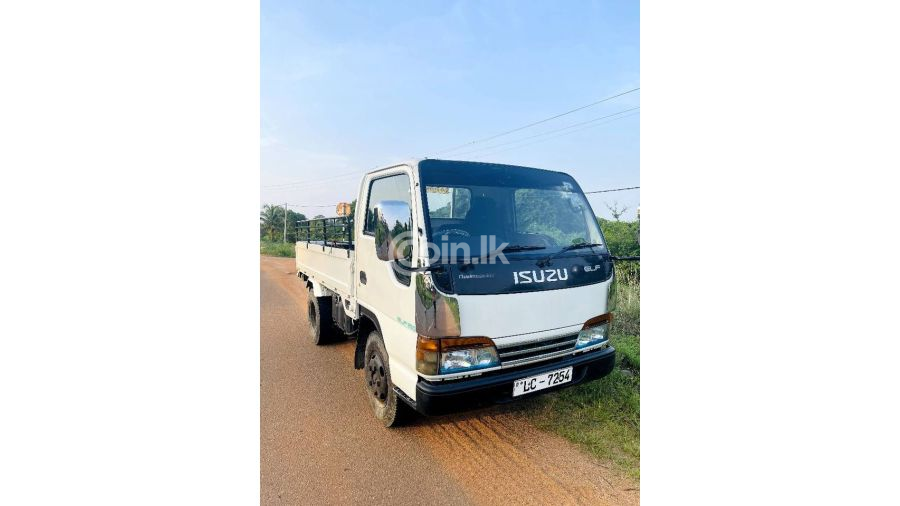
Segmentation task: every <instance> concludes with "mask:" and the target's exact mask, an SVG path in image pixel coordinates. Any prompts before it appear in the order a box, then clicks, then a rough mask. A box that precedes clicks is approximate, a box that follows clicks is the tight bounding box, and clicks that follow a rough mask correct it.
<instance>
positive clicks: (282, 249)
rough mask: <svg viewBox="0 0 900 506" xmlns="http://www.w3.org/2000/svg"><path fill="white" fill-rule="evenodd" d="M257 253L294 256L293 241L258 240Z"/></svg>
mask: <svg viewBox="0 0 900 506" xmlns="http://www.w3.org/2000/svg"><path fill="white" fill-rule="evenodd" d="M259 254H260V255H268V256H273V257H291V258H293V257H294V243H290V242H269V241H260V242H259Z"/></svg>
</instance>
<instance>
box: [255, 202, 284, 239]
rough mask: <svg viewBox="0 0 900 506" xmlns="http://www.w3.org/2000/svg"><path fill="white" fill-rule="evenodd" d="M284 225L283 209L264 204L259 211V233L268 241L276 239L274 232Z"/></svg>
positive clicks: (276, 232)
mask: <svg viewBox="0 0 900 506" xmlns="http://www.w3.org/2000/svg"><path fill="white" fill-rule="evenodd" d="M282 227H284V210H283V209H282V208H281V207H279V206H273V205H271V204H266V205H265V206H263V208H262V212H260V213H259V234H260V237H266V238H267V239H268V240H270V241H274V240H275V239H276V234H278V232H280V231H281V230H282Z"/></svg>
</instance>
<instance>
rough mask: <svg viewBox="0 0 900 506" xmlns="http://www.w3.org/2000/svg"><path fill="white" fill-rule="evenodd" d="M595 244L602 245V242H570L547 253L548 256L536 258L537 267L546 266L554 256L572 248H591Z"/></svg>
mask: <svg viewBox="0 0 900 506" xmlns="http://www.w3.org/2000/svg"><path fill="white" fill-rule="evenodd" d="M595 246H603V244H601V243H598V242H592V243H584V242H583V243H581V244H572V245H570V246H566V247H565V248H563V249H561V250H559V251H557V252H556V253H553V254H551V255H548V256H546V257H544V258H542V259H540V260H538V261H537V266H538V267H546V266H548V265H550V261H551V260H553V259H554V258H556V257H558V256H559V255H561V254H563V253H565V252H566V251H572V250H576V249H582V248H593V247H595Z"/></svg>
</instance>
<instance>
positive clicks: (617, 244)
mask: <svg viewBox="0 0 900 506" xmlns="http://www.w3.org/2000/svg"><path fill="white" fill-rule="evenodd" d="M597 223H599V224H600V230H602V231H603V236H604V237H605V238H606V245H607V246H608V247H609V251H610V253H612V254H613V255H615V256H620V257H637V256H641V245H640V243H639V242H638V228H639V227H640V223H639V222H637V221H612V220H606V219H603V218H597Z"/></svg>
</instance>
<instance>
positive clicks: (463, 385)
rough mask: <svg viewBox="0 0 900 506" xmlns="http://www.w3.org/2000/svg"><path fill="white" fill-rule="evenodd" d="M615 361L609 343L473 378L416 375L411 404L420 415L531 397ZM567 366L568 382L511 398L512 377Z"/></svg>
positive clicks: (607, 368)
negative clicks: (569, 369) (436, 378)
mask: <svg viewBox="0 0 900 506" xmlns="http://www.w3.org/2000/svg"><path fill="white" fill-rule="evenodd" d="M615 363H616V350H615V348H613V347H612V346H610V347H608V348H604V349H602V350H598V351H591V352H587V353H583V354H579V355H574V356H570V357H565V358H563V359H557V360H551V361H549V362H542V363H540V364H537V365H534V366H531V367H522V368H516V369H513V370H510V371H503V370H500V371H496V372H492V373H488V374H485V375H483V376H476V377H474V378H467V379H460V380H453V381H427V380H424V379H421V378H420V379H419V382H418V383H417V384H416V401H415V406H414V407H415V408H416V411H418V412H419V413H422V414H423V415H441V414H446V413H452V412H455V411H464V410H467V409H472V408H476V407H481V406H485V405H488V404H496V403H503V402H509V401H512V400H514V399H515V400H518V399H523V398H527V397H533V396H535V395H540V394H543V393H547V392H553V391H556V390H560V389H563V388H566V387H570V386H573V385H578V384H579V383H584V382H586V381H591V380H595V379H598V378H602V377H603V376H606V375H607V374H609V373H610V372H611V371H612V370H613V366H614V365H615ZM569 366H572V381H570V382H569V383H566V384H564V385H559V386H555V387H551V388H547V389H545V390H540V391H538V392H535V393H533V394H526V395H522V396H519V397H515V398H513V396H512V391H513V382H515V380H517V379H519V378H525V377H528V376H534V375H536V374H541V373H545V372H549V371H553V370H556V369H562V368H564V367H569Z"/></svg>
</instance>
